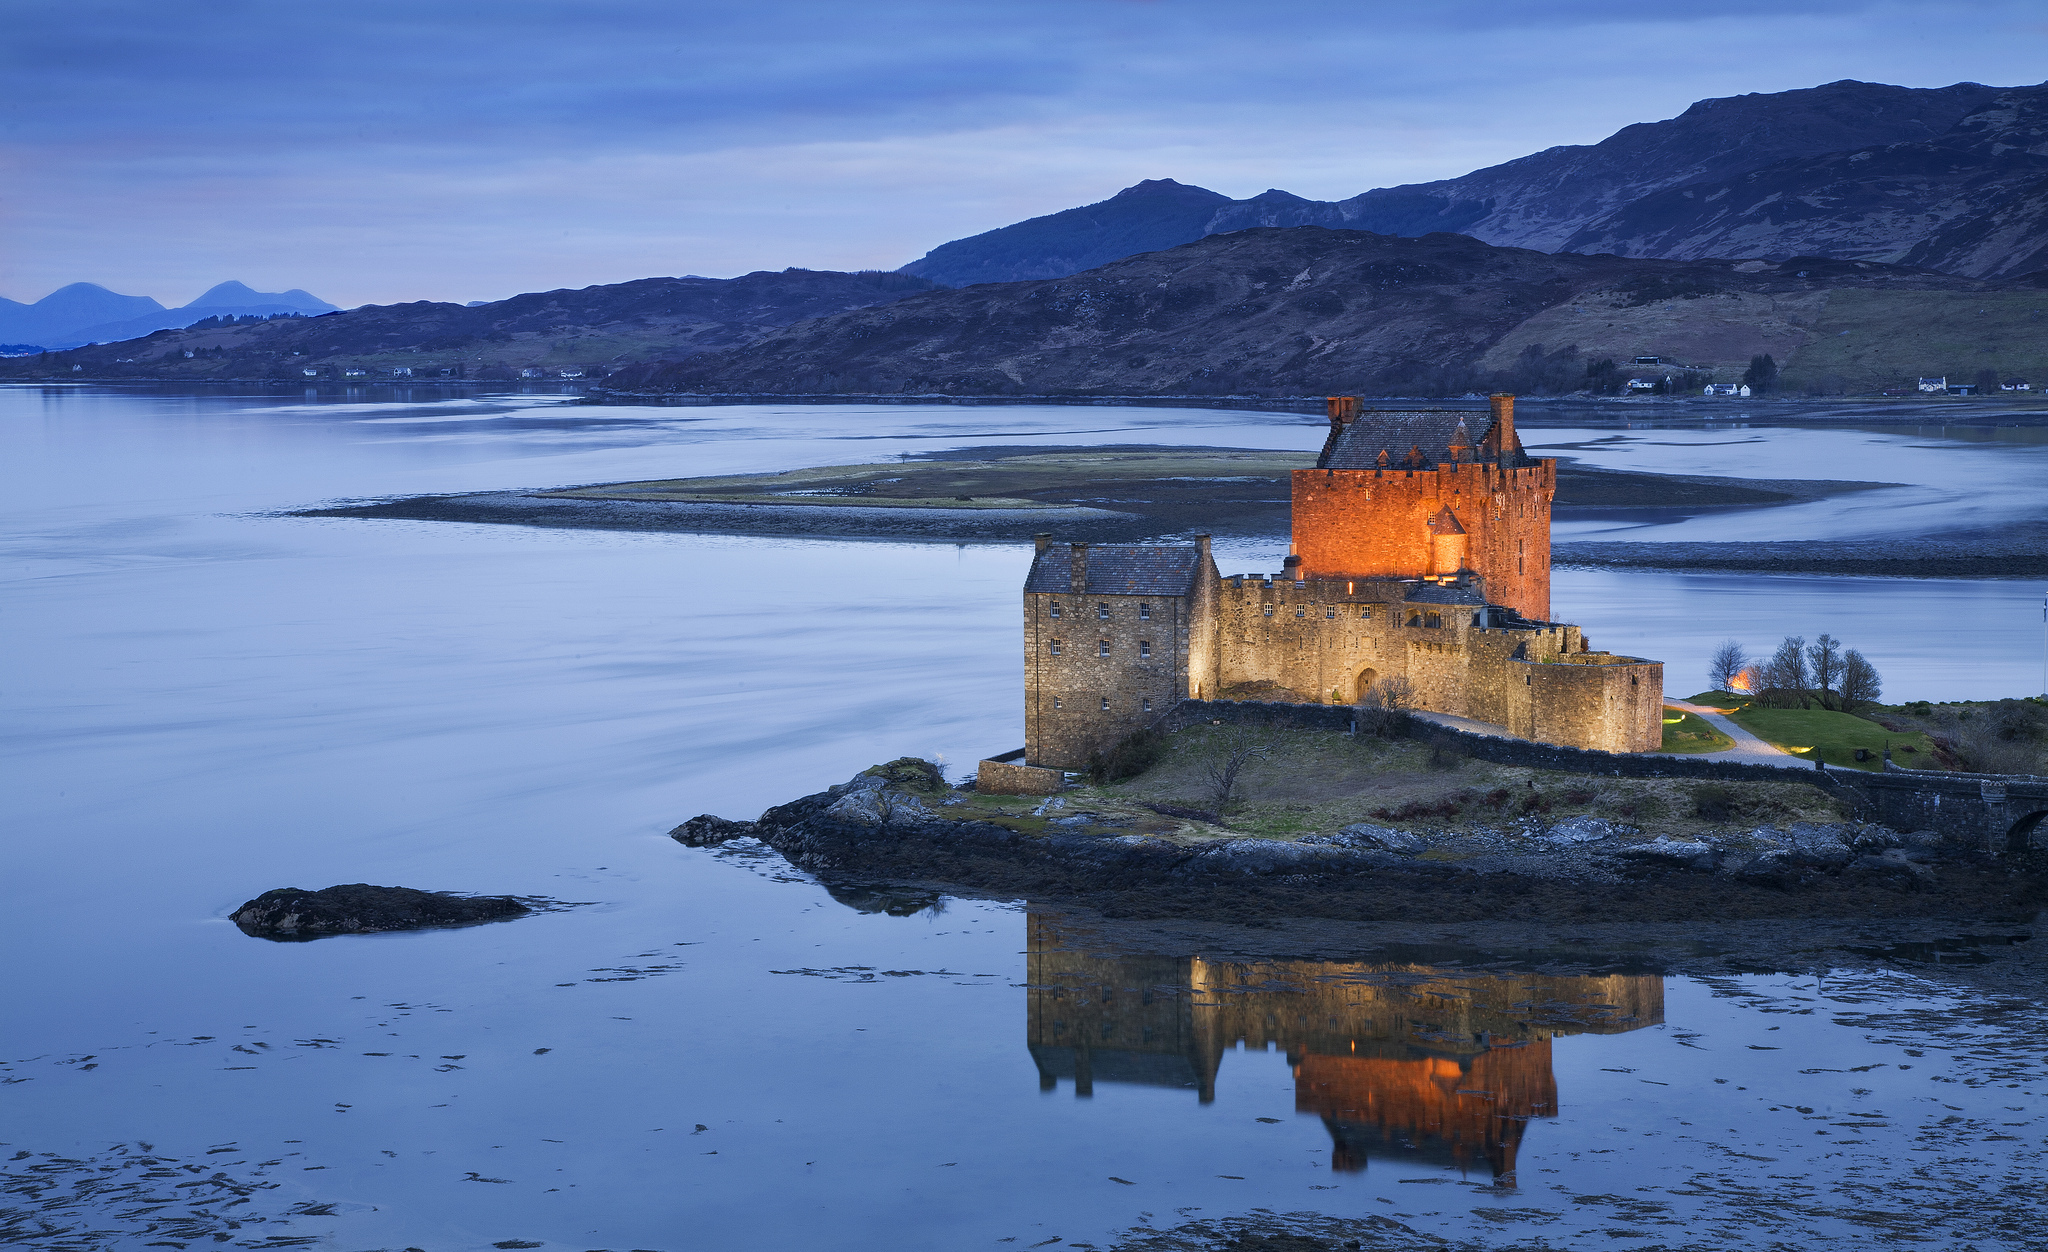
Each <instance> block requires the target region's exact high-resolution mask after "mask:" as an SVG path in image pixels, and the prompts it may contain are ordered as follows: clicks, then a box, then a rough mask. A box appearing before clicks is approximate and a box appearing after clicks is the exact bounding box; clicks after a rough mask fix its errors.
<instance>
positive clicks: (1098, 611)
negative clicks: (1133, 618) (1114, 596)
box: [1052, 600, 1152, 622]
mask: <svg viewBox="0 0 2048 1252" xmlns="http://www.w3.org/2000/svg"><path fill="white" fill-rule="evenodd" d="M1052 615H1053V616H1054V617H1055V618H1057V617H1059V616H1060V602H1059V601H1058V600H1054V601H1053V602H1052ZM1095 618H1096V620H1097V621H1103V622H1106V621H1108V620H1109V606H1108V605H1107V604H1097V605H1096V606H1095ZM1138 620H1139V621H1141V622H1149V621H1151V620H1152V606H1151V605H1149V604H1141V605H1139V606H1138Z"/></svg>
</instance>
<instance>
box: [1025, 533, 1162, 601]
mask: <svg viewBox="0 0 2048 1252" xmlns="http://www.w3.org/2000/svg"><path fill="white" fill-rule="evenodd" d="M1073 569H1074V545H1072V544H1070V543H1055V544H1051V545H1049V546H1048V547H1047V548H1046V550H1045V551H1043V552H1041V553H1039V554H1038V557H1037V559H1036V560H1034V561H1032V562H1031V573H1030V575H1029V576H1028V577H1026V578H1025V580H1024V590H1025V591H1027V592H1030V591H1036V592H1052V593H1056V594H1066V593H1070V592H1071V591H1072V590H1073V583H1074V574H1073ZM1201 573H1202V550H1201V548H1199V547H1198V546H1196V545H1195V544H1192V543H1096V544H1089V545H1088V589H1087V591H1086V593H1085V594H1087V595H1096V596H1185V595H1193V594H1194V591H1195V586H1196V583H1197V581H1198V580H1199V579H1200V577H1201Z"/></svg>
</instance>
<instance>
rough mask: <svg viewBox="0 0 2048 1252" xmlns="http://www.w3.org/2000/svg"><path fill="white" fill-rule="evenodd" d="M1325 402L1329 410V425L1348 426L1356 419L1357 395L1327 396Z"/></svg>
mask: <svg viewBox="0 0 2048 1252" xmlns="http://www.w3.org/2000/svg"><path fill="white" fill-rule="evenodd" d="M1326 402H1327V404H1328V407H1329V410H1330V425H1332V426H1349V425H1350V424H1351V423H1353V422H1355V421H1357V420H1358V397H1357V396H1329V397H1326Z"/></svg>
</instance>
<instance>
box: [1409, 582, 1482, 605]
mask: <svg viewBox="0 0 2048 1252" xmlns="http://www.w3.org/2000/svg"><path fill="white" fill-rule="evenodd" d="M1405 599H1406V600H1407V602H1408V603H1409V604H1474V605H1478V604H1485V603H1486V597H1485V596H1482V595H1480V594H1479V593H1478V592H1476V591H1474V590H1472V589H1471V588H1470V587H1460V586H1456V585H1452V586H1444V585H1442V584H1440V583H1423V584H1421V585H1420V586H1417V587H1414V588H1412V589H1410V590H1409V592H1408V594H1407V596H1406V597H1405Z"/></svg>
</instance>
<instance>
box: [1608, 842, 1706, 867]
mask: <svg viewBox="0 0 2048 1252" xmlns="http://www.w3.org/2000/svg"><path fill="white" fill-rule="evenodd" d="M1615 854H1616V855H1617V856H1623V857H1627V858H1629V859H1630V860H1635V861H1650V862H1662V863H1665V864H1670V865H1682V866H1684V867H1685V868H1687V869H1697V870H1712V869H1713V868H1714V867H1715V866H1717V865H1719V864H1720V862H1721V850H1720V849H1719V848H1717V847H1715V846H1714V845H1713V844H1711V843H1702V842H1700V841H1699V840H1696V839H1687V840H1678V839H1666V838H1664V837H1663V836H1661V835H1660V836H1658V837H1657V838H1656V839H1655V840H1653V841H1652V842H1650V843H1632V844H1629V845H1628V846H1627V847H1624V848H1617V849H1616V850H1615Z"/></svg>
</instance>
